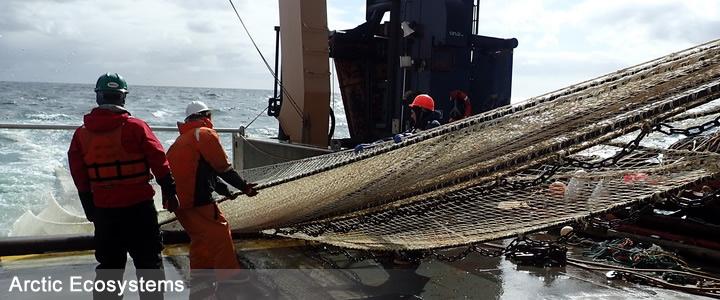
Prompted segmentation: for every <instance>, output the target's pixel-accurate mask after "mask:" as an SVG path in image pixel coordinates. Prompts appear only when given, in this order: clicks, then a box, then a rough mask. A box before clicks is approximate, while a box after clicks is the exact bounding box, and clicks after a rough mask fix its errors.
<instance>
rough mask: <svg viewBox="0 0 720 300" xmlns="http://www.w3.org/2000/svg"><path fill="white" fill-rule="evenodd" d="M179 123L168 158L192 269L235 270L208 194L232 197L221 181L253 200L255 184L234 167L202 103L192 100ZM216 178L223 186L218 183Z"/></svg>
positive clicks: (225, 230) (223, 223)
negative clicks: (187, 238) (188, 243)
mask: <svg viewBox="0 0 720 300" xmlns="http://www.w3.org/2000/svg"><path fill="white" fill-rule="evenodd" d="M185 113H186V116H187V117H186V118H185V122H184V123H182V122H179V123H178V128H179V130H180V136H179V137H178V138H177V140H175V143H173V145H172V146H170V149H169V150H168V153H167V158H168V162H170V169H171V170H172V171H173V175H174V177H175V181H176V184H177V196H178V200H179V207H178V209H176V210H175V215H176V216H177V218H178V221H179V222H180V224H181V225H182V226H183V228H185V231H186V232H187V233H188V235H189V236H190V268H191V269H238V268H240V265H239V263H238V261H237V258H236V256H235V247H234V245H233V241H232V236H231V233H230V228H229V226H228V222H227V220H226V219H225V217H224V216H223V214H222V212H221V211H220V209H219V208H218V205H217V203H216V202H215V200H214V198H213V196H212V193H213V192H217V193H218V194H221V195H224V196H227V197H231V198H233V195H237V194H232V193H231V192H230V190H229V189H228V188H227V186H226V185H225V183H223V181H225V182H227V183H228V184H230V185H232V186H233V187H235V188H237V189H239V190H240V191H242V192H243V193H244V194H245V195H247V196H249V197H253V196H255V195H257V191H256V190H255V186H256V184H253V183H247V182H245V180H243V179H242V178H241V177H240V175H239V174H238V173H237V171H235V170H234V169H233V168H232V165H231V164H230V162H229V161H228V157H227V155H226V154H225V151H224V150H223V147H222V145H221V144H220V138H219V136H218V134H217V132H215V130H213V124H212V120H211V118H212V115H211V111H210V109H209V108H208V107H207V105H205V103H203V102H200V101H193V102H192V103H190V104H189V105H188V106H187V109H186V110H185ZM218 177H219V178H221V179H222V180H223V181H221V180H218Z"/></svg>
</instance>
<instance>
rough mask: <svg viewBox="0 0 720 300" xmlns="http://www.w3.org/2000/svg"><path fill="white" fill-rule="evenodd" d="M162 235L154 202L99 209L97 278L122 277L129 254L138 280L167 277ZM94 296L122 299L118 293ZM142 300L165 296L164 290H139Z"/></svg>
mask: <svg viewBox="0 0 720 300" xmlns="http://www.w3.org/2000/svg"><path fill="white" fill-rule="evenodd" d="M162 249H163V244H162V238H161V236H160V226H159V225H158V218H157V210H155V205H154V204H153V201H151V200H149V201H143V202H141V203H139V204H136V205H133V206H130V207H122V208H96V211H95V259H97V261H98V263H99V265H98V266H97V268H96V270H95V280H103V281H107V280H122V278H123V275H124V273H125V265H126V263H127V255H128V253H129V254H130V257H132V259H133V263H134V265H135V269H137V272H136V275H137V279H138V280H140V278H143V279H144V280H145V281H147V280H164V279H165V272H164V271H163V264H162V254H161V253H160V252H161V251H162ZM93 297H94V298H95V299H121V298H122V296H118V295H117V293H109V292H107V293H100V292H95V293H93ZM140 298H141V299H162V298H163V294H162V292H155V293H140Z"/></svg>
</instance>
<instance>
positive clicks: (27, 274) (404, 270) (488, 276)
mask: <svg viewBox="0 0 720 300" xmlns="http://www.w3.org/2000/svg"><path fill="white" fill-rule="evenodd" d="M236 246H237V249H238V257H239V258H240V260H241V261H242V262H243V264H244V265H246V266H249V267H251V268H248V269H247V270H246V271H244V272H247V273H248V274H249V275H251V276H252V278H253V280H252V281H251V282H244V283H242V284H243V286H242V288H241V289H240V290H241V291H251V290H253V291H254V292H253V293H255V294H253V295H254V296H253V297H256V296H257V295H259V294H262V295H267V296H268V297H271V298H284V299H318V298H322V299H358V298H370V299H386V298H387V299H395V298H403V297H404V298H409V299H461V298H469V299H589V298H592V299H658V298H659V299H703V297H699V296H696V295H692V294H687V293H683V292H679V291H673V290H666V289H661V288H656V287H650V286H645V285H639V284H633V283H628V282H625V281H622V280H613V281H611V280H608V279H607V278H606V277H605V274H604V273H601V272H594V271H589V270H585V269H581V268H577V267H573V266H570V265H568V266H566V267H559V268H536V267H525V266H518V265H516V264H514V263H513V262H510V261H508V260H506V259H505V258H503V257H483V256H479V255H477V254H474V255H470V256H468V257H467V258H466V259H464V260H462V261H458V262H452V263H449V262H443V261H439V260H426V261H423V262H422V263H419V264H395V265H391V266H389V265H388V264H387V263H379V262H376V261H372V260H365V261H362V262H358V263H351V262H350V261H349V260H347V259H346V258H345V257H344V256H332V255H330V254H325V255H322V254H319V253H317V252H313V251H312V250H311V249H310V248H308V247H307V246H305V244H304V243H303V242H299V241H295V240H260V239H258V240H242V241H237V242H236ZM163 254H164V266H165V273H166V277H167V279H169V280H188V279H189V265H188V263H189V262H188V248H187V245H173V246H167V247H166V249H165V250H164V252H163ZM95 265H96V262H95V258H94V256H93V253H92V252H91V251H80V252H60V253H51V254H42V255H25V256H6V257H1V258H0V286H1V287H2V289H0V299H53V300H58V299H90V298H91V297H92V295H91V294H90V293H77V292H71V291H69V288H67V286H66V288H65V290H64V291H61V292H45V293H43V292H39V293H35V292H18V291H13V292H9V291H8V287H10V285H11V284H12V280H13V278H14V277H15V276H17V277H18V278H21V279H23V280H27V279H41V278H42V277H46V278H48V277H51V278H52V279H54V280H63V281H68V280H69V278H70V276H81V277H82V278H83V279H85V280H88V279H92V278H93V277H94V267H95ZM338 267H339V268H338ZM134 277H135V276H134V268H133V266H132V262H131V260H130V259H129V261H128V265H127V270H126V272H125V279H128V280H132V279H134ZM66 285H67V283H66ZM188 292H189V291H188V289H184V290H183V291H181V292H177V291H175V292H170V293H166V299H187V298H188ZM241 293H242V292H241ZM125 299H138V295H137V294H136V293H135V294H133V293H130V294H127V295H126V296H125Z"/></svg>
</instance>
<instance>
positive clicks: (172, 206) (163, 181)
mask: <svg viewBox="0 0 720 300" xmlns="http://www.w3.org/2000/svg"><path fill="white" fill-rule="evenodd" d="M157 182H158V184H159V185H160V191H161V193H162V205H163V208H164V209H167V210H168V211H169V212H175V210H177V209H178V207H180V201H178V198H177V193H176V191H175V179H173V178H172V175H171V174H168V175H166V176H165V177H163V178H160V179H158V181H157Z"/></svg>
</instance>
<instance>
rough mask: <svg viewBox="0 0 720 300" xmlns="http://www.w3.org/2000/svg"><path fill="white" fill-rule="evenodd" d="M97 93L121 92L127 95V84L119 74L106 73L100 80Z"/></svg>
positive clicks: (96, 86) (96, 89)
mask: <svg viewBox="0 0 720 300" xmlns="http://www.w3.org/2000/svg"><path fill="white" fill-rule="evenodd" d="M95 92H96V93H99V92H121V93H123V94H127V92H128V91H127V82H125V79H123V78H122V76H120V75H119V74H118V73H113V74H111V73H105V74H103V75H102V76H100V78H98V80H97V83H96V84H95Z"/></svg>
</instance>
